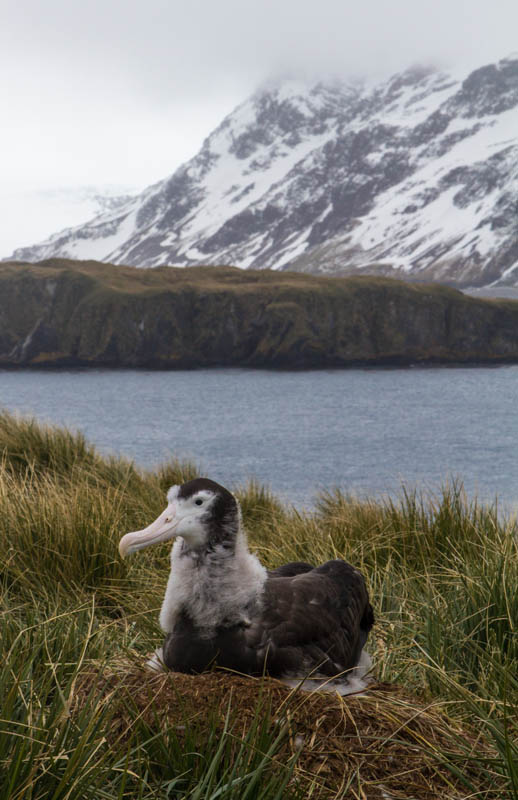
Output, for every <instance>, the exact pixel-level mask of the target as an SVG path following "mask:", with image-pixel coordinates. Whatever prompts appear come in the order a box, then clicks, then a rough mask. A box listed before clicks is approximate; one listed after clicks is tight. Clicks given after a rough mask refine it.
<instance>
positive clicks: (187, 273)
mask: <svg viewBox="0 0 518 800" xmlns="http://www.w3.org/2000/svg"><path fill="white" fill-rule="evenodd" d="M506 361H518V302H513V301H499V302H496V301H485V300H478V299H477V300H476V299H473V298H469V297H466V296H465V295H463V294H461V293H460V292H458V291H456V290H453V289H447V288H445V287H439V286H427V285H423V286H419V287H418V286H416V285H411V284H407V283H403V282H400V281H393V280H388V279H385V278H361V277H360V278H324V277H322V278H320V277H313V276H309V275H301V274H296V273H287V272H286V273H276V272H271V271H268V270H266V271H261V272H257V271H252V270H250V271H241V270H237V269H232V268H218V267H200V268H193V269H190V270H182V269H173V268H169V267H164V268H161V269H157V270H137V269H133V268H130V267H117V266H114V265H109V264H98V263H95V262H90V263H84V262H83V263H74V262H67V261H62V260H59V259H57V260H53V261H49V262H45V263H42V264H38V265H29V264H23V263H19V262H18V263H4V264H1V265H0V365H1V366H36V365H39V366H110V367H117V366H128V367H129V366H132V367H161V368H179V367H185V368H192V367H202V366H203V367H205V366H223V365H227V366H254V367H288V368H304V367H333V366H334V367H338V366H354V365H369V364H372V365H376V364H378V365H379V364H387V365H390V364H394V365H399V364H410V363H449V362H460V363H470V362H471V363H472V362H486V363H487V362H489V363H501V362H506Z"/></svg>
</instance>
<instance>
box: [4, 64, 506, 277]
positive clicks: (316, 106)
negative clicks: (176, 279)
mask: <svg viewBox="0 0 518 800" xmlns="http://www.w3.org/2000/svg"><path fill="white" fill-rule="evenodd" d="M56 255H59V256H64V257H71V258H79V259H86V258H88V259H90V258H93V259H99V260H105V261H111V262H115V263H121V264H122V263H124V264H134V265H136V266H142V267H151V266H158V265H161V264H175V265H185V266H189V265H193V264H223V263H225V264H233V265H236V266H239V267H243V268H247V267H254V268H266V267H270V268H274V269H297V270H304V271H308V272H323V273H336V274H346V273H351V272H353V273H354V272H356V271H362V272H369V273H376V272H378V273H379V272H381V273H383V274H394V275H396V276H400V277H410V278H416V277H417V278H427V279H429V278H435V279H438V280H447V281H449V282H456V283H458V284H460V285H472V286H485V285H489V284H495V283H500V284H506V285H516V284H518V54H516V55H513V56H510V57H508V58H506V59H504V60H502V61H500V62H498V63H497V64H490V65H486V66H483V67H481V68H480V69H477V70H475V71H473V72H471V73H469V74H458V75H453V74H445V73H441V72H438V71H435V70H433V69H425V68H412V69H409V70H408V71H406V72H404V73H401V74H398V75H395V76H393V77H392V78H391V79H389V80H387V81H385V82H382V83H379V84H370V85H367V84H362V83H360V82H358V83H351V84H344V83H340V82H332V83H331V82H327V83H315V84H312V85H306V84H301V83H297V82H295V81H285V82H279V83H271V84H269V85H267V86H264V87H262V88H261V89H260V90H259V91H258V92H256V93H255V94H254V95H253V96H252V97H250V98H249V99H248V100H247V101H246V102H245V103H243V104H242V105H241V106H239V107H238V108H237V109H236V110H235V111H234V112H233V113H232V114H231V115H230V116H228V117H227V118H226V119H225V120H224V121H223V122H222V123H221V125H220V126H219V127H218V128H217V129H216V130H215V131H213V132H212V133H211V134H210V136H208V138H207V139H206V140H205V142H204V144H203V146H202V148H201V150H200V152H199V153H198V155H197V156H195V157H194V158H193V159H192V160H191V161H189V162H188V163H186V164H185V165H183V166H181V167H180V168H179V169H178V170H177V171H176V172H175V173H174V174H173V175H172V176H171V177H169V178H167V179H165V180H163V181H161V182H160V183H158V184H155V185H154V186H151V187H149V188H148V189H146V190H145V191H144V192H143V193H142V194H140V195H138V196H137V197H135V198H133V199H130V200H129V201H128V202H127V203H125V204H123V205H122V206H119V207H117V208H115V209H114V210H112V211H108V212H106V213H102V214H100V215H99V216H97V217H96V218H95V219H93V220H92V221H91V222H89V223H87V224H85V225H81V226H79V227H76V228H71V229H68V230H65V231H63V232H61V233H58V234H55V235H54V236H52V237H51V238H50V239H48V240H47V241H45V242H43V243H41V244H39V245H35V246H33V247H26V248H21V249H19V250H17V251H16V252H15V254H14V257H15V258H18V259H23V260H30V261H35V260H39V259H42V258H47V257H50V256H56Z"/></svg>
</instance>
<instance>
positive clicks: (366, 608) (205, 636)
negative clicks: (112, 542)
mask: <svg viewBox="0 0 518 800" xmlns="http://www.w3.org/2000/svg"><path fill="white" fill-rule="evenodd" d="M167 501H168V505H167V508H166V509H165V511H163V512H162V514H160V516H159V517H158V518H157V519H156V520H155V521H154V522H152V523H151V525H148V527H147V528H144V529H143V530H141V531H135V532H133V533H127V534H126V535H125V536H123V538H122V539H121V542H120V545H119V550H120V554H121V556H122V557H124V556H126V555H127V554H128V553H134V552H135V551H137V550H141V549H142V548H144V547H148V546H149V545H152V544H156V543H157V542H165V541H167V540H169V539H174V540H175V541H174V544H173V548H172V551H171V573H170V575H169V580H168V583H167V589H166V592H165V597H164V601H163V604H162V610H161V612H160V625H161V627H162V629H163V630H164V632H165V634H166V637H165V641H164V644H163V647H162V648H161V650H158V651H157V659H155V663H158V661H160V662H162V663H163V664H164V665H165V666H166V667H168V668H169V669H171V670H174V671H176V672H187V673H199V672H203V671H204V670H206V669H208V668H210V667H211V666H212V665H217V666H219V667H224V668H227V669H231V670H235V671H237V672H241V673H245V674H248V675H261V674H263V673H264V672H266V673H268V674H269V675H271V676H273V677H279V678H283V679H290V678H291V679H292V683H294V681H293V679H294V678H295V679H299V678H300V679H303V678H304V677H305V676H308V675H310V674H311V676H312V677H313V678H318V679H319V680H320V681H321V682H322V681H330V679H332V678H333V677H335V676H337V675H341V685H342V687H343V686H344V684H347V683H348V676H349V684H352V685H351V688H350V689H349V690H347V689H346V688H345V689H343V692H342V693H344V694H345V693H348V691H351V690H352V691H354V690H355V689H354V688H353V685H354V683H355V680H351V678H350V676H351V675H353V676H356V677H360V676H361V674H362V672H365V671H366V668H367V666H368V662H366V660H365V658H364V657H362V650H363V646H364V644H365V642H366V640H367V636H368V634H369V631H370V629H371V628H372V625H373V623H374V616H373V612H372V607H371V605H370V603H369V597H368V594H367V588H366V585H365V580H364V578H363V576H362V575H361V573H360V572H358V570H356V569H355V568H354V567H352V566H351V565H350V564H347V563H346V562H345V561H341V560H338V559H336V560H334V561H328V562H326V563H325V564H322V565H321V566H319V567H313V566H311V564H307V563H304V562H300V561H297V562H294V563H290V564H284V565H283V566H281V567H278V568H277V569H274V570H271V571H267V570H266V569H265V567H263V566H262V564H261V563H260V562H259V560H258V558H257V557H256V556H255V555H253V554H252V553H251V552H250V551H249V549H248V545H247V541H246V537H245V533H244V531H243V527H242V523H241V510H240V507H239V503H238V501H237V500H236V498H235V497H234V495H232V494H231V493H230V492H229V491H228V490H227V489H224V488H223V487H222V486H220V485H219V484H217V483H215V482H214V481H211V480H208V479H206V478H196V479H195V480H192V481H188V482H187V483H184V484H183V485H182V486H173V487H172V488H171V489H170V490H169V492H168V494H167ZM363 665H365V668H363ZM356 683H357V681H356ZM335 685H336V684H335ZM360 685H361V686H363V684H362V683H361V682H360ZM339 691H340V689H339Z"/></svg>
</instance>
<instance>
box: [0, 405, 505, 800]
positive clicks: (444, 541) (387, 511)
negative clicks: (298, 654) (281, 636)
mask: <svg viewBox="0 0 518 800" xmlns="http://www.w3.org/2000/svg"><path fill="white" fill-rule="evenodd" d="M193 474H194V471H193V468H192V466H190V465H189V464H182V463H176V462H173V463H170V464H167V465H165V466H164V467H163V468H161V469H158V470H156V471H155V472H141V471H139V470H137V469H136V468H135V467H134V466H133V465H132V464H131V463H129V462H127V461H124V460H122V459H106V458H102V457H101V456H100V455H99V454H98V453H97V452H96V450H95V448H94V447H92V446H91V445H89V444H88V443H87V442H86V441H85V440H84V439H83V437H82V436H81V435H79V434H72V433H69V432H68V431H65V430H62V429H58V428H45V427H42V426H40V425H38V424H37V423H35V422H34V421H30V420H19V419H16V418H14V417H12V416H10V415H9V414H7V413H3V414H1V415H0V559H1V571H0V575H1V578H0V600H1V614H0V639H1V642H2V663H1V666H0V673H1V677H0V703H1V705H2V708H1V710H0V796H1V797H2V798H5V800H15V798H16V799H17V800H21V799H22V798H24V799H25V798H31V800H36V798H42V799H43V798H45V800H50V799H51V798H52V799H53V800H58V798H60V799H61V798H63V799H64V798H72V799H73V800H75V799H76V798H92V800H94V799H95V800H103V799H104V800H115V798H118V799H119V800H122V799H123V798H127V799H128V800H134V798H146V799H147V798H149V799H151V798H177V800H180V799H182V800H187V798H189V800H230V798H236V800H247V799H248V800H251V799H252V798H253V799H255V800H259V798H260V799H261V800H274V798H277V800H290V799H291V798H308V797H311V798H322V799H323V798H339V797H344V798H345V797H347V798H349V797H351V798H367V799H368V800H370V799H371V798H381V797H382V796H385V797H387V796H391V797H405V798H410V797H415V798H419V800H426V798H430V799H431V798H468V797H469V798H472V797H477V798H488V799H489V798H495V799H496V798H504V797H511V798H518V716H517V710H518V678H517V675H518V633H517V624H518V593H517V591H516V587H517V586H518V529H517V526H516V523H515V522H513V521H510V520H506V519H502V518H500V517H499V515H498V513H497V510H496V508H488V507H479V506H477V505H476V504H470V503H468V502H467V500H466V498H465V497H464V496H463V493H462V491H461V489H460V488H459V487H456V486H450V487H449V488H446V489H445V490H444V492H443V493H442V495H441V496H440V497H437V498H427V499H422V498H419V497H416V496H414V495H408V494H407V495H403V496H402V498H401V500H400V502H397V503H395V502H390V501H386V502H383V503H379V502H359V501H357V500H356V499H354V498H350V497H347V496H345V495H344V494H343V493H341V492H340V491H330V492H329V493H328V494H324V495H322V496H321V498H320V502H319V504H318V507H317V509H316V510H315V512H314V513H311V514H300V513H297V512H296V511H294V510H291V509H289V508H285V507H283V506H281V505H280V504H279V502H278V501H277V500H276V499H275V498H274V497H273V496H272V495H271V494H270V493H269V492H268V491H266V490H265V489H263V488H261V487H260V486H258V485H254V484H251V485H248V486H245V487H234V488H236V491H237V493H238V495H239V497H240V499H241V503H242V507H243V513H244V520H245V525H246V527H247V530H248V533H249V538H250V541H251V544H252V547H253V548H254V549H255V550H256V551H257V552H258V554H259V555H260V557H261V559H262V560H263V562H264V563H265V564H266V565H268V566H274V565H277V564H279V563H282V562H284V561H286V560H292V559H304V560H311V561H314V562H321V561H324V560H326V559H329V558H335V557H341V558H345V559H347V560H349V561H351V562H352V563H354V564H355V565H357V566H358V567H359V568H360V569H361V570H362V571H363V573H364V574H365V576H366V578H367V581H368V584H369V587H370V592H371V596H372V601H373V605H374V608H375V613H376V618H377V623H376V626H375V628H374V630H373V633H372V636H371V638H370V640H369V648H368V649H369V650H370V652H371V654H372V655H373V658H374V674H375V676H376V678H377V680H378V681H379V682H378V683H377V684H374V686H373V688H372V690H371V691H370V692H368V693H367V694H366V695H365V697H363V698H362V697H358V698H354V697H349V698H344V699H343V700H342V699H340V698H336V697H332V696H330V695H317V696H315V697H313V696H308V695H303V694H301V693H300V692H298V691H295V692H290V691H289V690H288V689H286V688H285V687H283V686H281V685H280V684H279V683H278V682H277V681H272V680H267V679H264V680H258V679H252V678H241V677H239V676H233V675H229V674H224V673H217V672H216V673H209V674H206V675H204V676H201V677H191V676H179V675H174V674H173V673H170V674H169V675H165V676H163V677H162V676H158V677H153V676H151V675H149V673H145V672H143V671H142V669H141V666H142V663H143V660H144V658H145V656H146V654H148V653H149V652H150V651H152V650H154V648H155V647H156V646H157V644H158V643H159V642H160V640H161V633H160V631H159V629H158V623H157V613H158V609H159V607H160V604H161V600H162V595H163V592H164V588H165V583H166V580H167V574H168V566H169V564H168V555H167V552H168V548H167V546H160V547H157V548H153V549H150V550H147V551H144V552H142V553H139V554H138V555H136V556H134V557H132V558H130V559H128V560H127V561H124V562H123V561H121V560H120V558H119V556H118V551H117V545H118V541H119V539H120V536H121V534H123V533H125V532H126V531H129V530H135V529H137V528H140V527H142V526H144V525H145V524H147V523H148V522H149V520H150V519H152V518H153V517H154V516H155V515H156V514H157V513H158V512H159V510H161V509H162V507H163V505H164V492H165V490H166V488H167V487H168V486H169V485H171V484H172V483H175V482H183V481H185V480H186V479H188V478H190V477H192V476H193ZM383 792H388V795H387V794H385V795H383Z"/></svg>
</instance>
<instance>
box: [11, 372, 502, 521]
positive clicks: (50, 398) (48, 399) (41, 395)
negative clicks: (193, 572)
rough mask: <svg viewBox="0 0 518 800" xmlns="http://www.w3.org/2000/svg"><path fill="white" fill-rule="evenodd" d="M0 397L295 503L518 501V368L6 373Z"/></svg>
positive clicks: (132, 451)
mask: <svg viewBox="0 0 518 800" xmlns="http://www.w3.org/2000/svg"><path fill="white" fill-rule="evenodd" d="M0 406H1V407H3V408H7V409H9V410H11V411H19V412H21V413H23V414H33V415H35V416H36V417H37V418H38V419H40V420H44V421H51V422H56V423H60V424H61V423H63V424H65V425H67V426H69V427H71V428H76V429H80V430H82V431H83V432H84V433H85V434H86V436H87V437H88V439H90V440H91V441H92V442H94V443H95V444H97V445H98V447H99V448H100V450H101V451H102V452H104V453H120V454H123V455H125V456H129V457H130V458H132V459H134V460H135V461H136V462H137V463H138V464H139V465H142V466H145V467H152V466H154V465H156V464H158V463H160V462H163V461H165V460H167V459H168V458H170V457H171V456H178V457H182V458H183V457H186V458H190V459H192V460H194V461H195V462H196V463H197V464H199V465H200V471H201V472H202V473H203V474H205V475H207V476H208V477H211V478H213V479H214V480H216V481H218V482H220V483H222V484H224V485H227V486H232V485H234V486H235V485H236V484H240V483H242V482H243V481H245V480H246V479H248V478H251V477H255V478H257V479H259V480H260V481H261V482H264V483H266V484H268V485H269V486H270V487H271V488H272V489H273V490H274V491H275V492H276V493H277V494H279V495H280V496H281V497H283V498H284V499H286V500H288V501H290V502H293V503H295V504H297V505H306V506H310V505H311V503H312V500H313V499H314V497H315V495H316V493H317V492H318V491H319V490H320V489H325V488H328V489H329V488H331V487H333V486H340V487H342V488H343V489H345V490H347V491H352V492H355V493H357V494H360V495H362V496H363V495H375V496H379V495H381V494H384V493H391V494H397V493H398V492H399V491H400V490H401V487H402V485H406V486H408V487H411V488H412V487H414V486H415V487H417V488H418V489H425V490H427V491H431V492H435V491H438V490H439V489H440V487H441V485H442V484H443V483H444V482H445V481H446V480H447V479H448V478H449V477H452V476H454V477H458V478H460V479H461V480H462V481H463V482H464V486H465V488H466V490H467V492H468V495H469V496H474V495H475V494H476V495H477V496H478V498H479V499H481V500H485V501H492V500H494V498H495V495H498V498H499V501H500V502H501V504H502V505H503V506H505V507H508V508H512V509H516V508H517V507H518V449H517V445H518V367H517V366H509V367H499V368H495V369H491V368H482V367H477V368H466V369H464V368H454V369H453V368H444V369H443V368H434V369H420V368H416V369H405V370H381V369H380V370H375V369H373V370H343V371H342V370H341V371H338V370H337V371H318V370H317V371H310V372H267V371H256V370H245V369H212V370H199V371H185V372H145V371H136V370H122V371H102V370H83V371H81V370H69V371H55V372H54V371H52V372H41V371H32V370H23V371H0Z"/></svg>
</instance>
